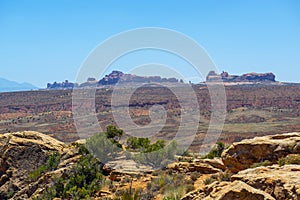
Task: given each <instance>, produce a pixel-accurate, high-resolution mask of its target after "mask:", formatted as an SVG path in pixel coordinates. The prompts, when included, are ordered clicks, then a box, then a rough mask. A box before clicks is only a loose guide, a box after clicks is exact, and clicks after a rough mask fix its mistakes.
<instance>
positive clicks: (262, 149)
mask: <svg viewBox="0 0 300 200" xmlns="http://www.w3.org/2000/svg"><path fill="white" fill-rule="evenodd" d="M289 154H300V133H286V134H280V135H272V136H264V137H256V138H253V139H248V140H243V141H241V142H237V143H234V144H233V145H231V146H230V147H229V148H228V149H227V150H225V151H224V152H223V154H222V160H223V162H224V165H225V166H226V167H227V169H228V170H230V171H231V172H233V173H237V172H239V171H241V170H244V169H247V168H249V167H250V166H251V165H252V164H254V163H258V162H262V161H265V160H268V161H270V162H271V163H273V164H275V163H277V162H278V160H279V159H280V158H282V157H285V156H287V155H289Z"/></svg>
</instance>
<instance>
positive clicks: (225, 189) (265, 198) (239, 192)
mask: <svg viewBox="0 0 300 200" xmlns="http://www.w3.org/2000/svg"><path fill="white" fill-rule="evenodd" d="M234 199H242V200H257V199H261V200H275V198H273V197H272V196H271V195H269V194H268V193H266V192H263V191H261V190H258V189H255V188H253V187H251V186H249V185H247V184H246V183H244V182H242V181H234V182H214V183H212V184H210V185H207V186H206V187H204V188H200V189H197V190H195V191H193V192H190V193H188V194H187V195H185V196H184V197H183V198H182V200H234Z"/></svg>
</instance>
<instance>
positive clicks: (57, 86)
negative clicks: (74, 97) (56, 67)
mask: <svg viewBox="0 0 300 200" xmlns="http://www.w3.org/2000/svg"><path fill="white" fill-rule="evenodd" d="M76 86H77V84H76V83H71V82H69V81H68V80H66V81H64V82H62V83H57V82H56V81H55V82H54V83H52V84H51V83H48V84H47V89H72V88H74V87H76Z"/></svg>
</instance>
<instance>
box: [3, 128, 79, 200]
mask: <svg viewBox="0 0 300 200" xmlns="http://www.w3.org/2000/svg"><path fill="white" fill-rule="evenodd" d="M53 153H59V154H60V164H59V169H58V170H56V171H52V172H49V173H45V174H43V177H40V178H38V179H37V180H31V179H30V177H29V174H30V172H32V171H34V170H35V169H37V168H38V167H40V166H42V165H45V164H46V162H47V159H48V157H49V156H50V155H52V154H53ZM77 157H78V155H76V151H75V147H72V146H68V145H66V144H64V143H62V142H60V141H57V140H56V139H54V138H52V137H50V136H47V135H44V134H41V133H38V132H33V131H24V132H16V133H7V134H3V135H0V199H7V198H12V199H28V198H30V197H31V196H32V195H33V194H34V193H35V192H36V191H37V190H38V189H39V188H43V186H45V185H46V184H48V183H49V182H50V179H51V178H52V177H54V175H56V176H60V175H61V174H62V173H64V171H65V170H67V169H68V168H70V167H71V166H72V163H76V159H77Z"/></svg>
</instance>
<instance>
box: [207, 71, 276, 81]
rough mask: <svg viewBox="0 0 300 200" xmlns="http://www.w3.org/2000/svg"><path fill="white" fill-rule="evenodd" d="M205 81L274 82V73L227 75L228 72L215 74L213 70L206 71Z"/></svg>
mask: <svg viewBox="0 0 300 200" xmlns="http://www.w3.org/2000/svg"><path fill="white" fill-rule="evenodd" d="M206 81H207V82H219V81H223V82H275V75H274V74H273V73H263V74H258V73H254V72H253V73H248V74H243V75H241V76H237V75H229V74H228V72H222V73H221V74H217V73H216V72H214V71H211V72H209V73H208V75H207V77H206Z"/></svg>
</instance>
